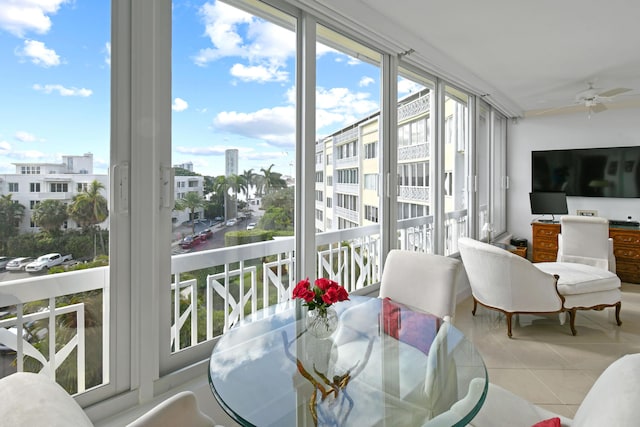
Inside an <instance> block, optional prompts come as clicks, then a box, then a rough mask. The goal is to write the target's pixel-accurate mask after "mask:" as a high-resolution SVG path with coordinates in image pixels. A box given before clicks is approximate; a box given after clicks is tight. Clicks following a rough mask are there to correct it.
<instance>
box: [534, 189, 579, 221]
mask: <svg viewBox="0 0 640 427" xmlns="http://www.w3.org/2000/svg"><path fill="white" fill-rule="evenodd" d="M529 201H530V202H531V213H532V214H533V215H564V214H567V213H569V210H568V209H567V195H566V193H563V192H553V191H551V192H548V191H534V192H532V193H529Z"/></svg>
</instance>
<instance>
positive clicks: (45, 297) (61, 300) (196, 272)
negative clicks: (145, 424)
mask: <svg viewBox="0 0 640 427" xmlns="http://www.w3.org/2000/svg"><path fill="white" fill-rule="evenodd" d="M444 232H445V236H446V242H445V247H446V250H447V251H448V253H452V252H453V251H454V250H455V248H456V247H457V245H456V242H455V241H456V240H457V237H460V236H462V235H465V234H466V210H463V211H457V212H453V213H450V214H447V215H446V223H445V230H444ZM380 233H381V231H380V225H379V224H372V225H368V226H364V227H356V228H351V229H346V230H337V231H330V232H324V233H319V234H317V235H316V246H317V258H316V259H317V263H316V277H329V278H331V279H333V280H336V281H337V282H339V283H340V284H342V285H344V286H345V287H346V289H347V290H348V291H349V292H353V291H355V290H357V289H362V288H365V287H367V286H370V285H373V284H376V283H378V282H379V281H380V275H381V259H380V254H381V247H380V237H381V234H380ZM398 239H399V244H398V246H399V247H400V248H402V249H408V250H414V251H423V252H433V218H432V217H421V218H413V219H408V220H401V221H398ZM294 250H295V248H294V238H293V237H284V238H277V239H276V240H271V241H266V242H258V243H250V244H245V245H240V246H234V247H227V248H220V249H212V250H208V251H200V252H194V253H188V254H180V255H175V256H173V257H172V258H171V271H172V283H171V285H170V287H169V289H168V290H169V292H171V296H172V307H171V316H172V321H171V324H172V326H171V340H172V344H173V345H172V348H173V351H180V350H183V349H186V348H188V347H190V346H195V345H196V344H197V343H199V342H203V341H206V340H211V339H214V338H215V337H216V336H218V335H220V334H222V333H224V331H226V330H227V329H228V328H229V327H231V326H232V325H233V324H235V323H237V322H238V321H239V320H241V319H243V318H244V317H245V316H246V315H248V314H250V313H255V312H256V311H257V310H259V309H261V308H264V307H267V306H269V305H272V304H275V303H277V302H280V301H283V300H287V299H290V298H291V293H292V290H293V287H294V286H295V283H296V281H297V280H296V278H295V277H294V276H293V273H292V272H293V271H294V270H295V254H294ZM109 293H110V292H109V268H108V267H98V268H92V269H87V270H80V271H74V272H67V273H59V274H54V275H44V276H34V277H32V278H26V279H18V280H11V281H6V282H2V283H0V312H4V313H3V314H2V317H0V319H1V320H0V344H2V345H4V346H5V347H7V348H9V349H11V350H12V351H14V352H15V353H14V356H13V357H15V368H14V370H18V371H24V370H29V371H34V370H35V371H39V372H42V373H45V374H47V375H49V376H50V377H52V378H56V376H61V378H62V375H61V374H59V372H60V369H61V368H62V367H64V378H62V379H63V380H65V384H66V388H67V390H68V391H69V392H71V393H80V392H83V391H84V390H87V389H88V388H91V387H95V386H97V385H100V384H103V383H107V382H108V381H109V378H110V372H109V370H108V366H109V364H108V363H107V362H108V360H109V336H110V334H109V330H108V327H109V309H108V301H107V299H108V295H109ZM18 337H22V339H18ZM0 374H2V375H6V374H7V373H6V372H5V373H2V372H0Z"/></svg>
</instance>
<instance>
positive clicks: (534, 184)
mask: <svg viewBox="0 0 640 427" xmlns="http://www.w3.org/2000/svg"><path fill="white" fill-rule="evenodd" d="M531 191H533V192H538V191H546V192H550V191H563V192H565V193H566V194H567V196H583V197H618V198H623V197H625V198H626V197H630V198H634V197H635V198H637V197H640V146H631V147H609V148H580V149H572V150H547V151H533V152H532V153H531Z"/></svg>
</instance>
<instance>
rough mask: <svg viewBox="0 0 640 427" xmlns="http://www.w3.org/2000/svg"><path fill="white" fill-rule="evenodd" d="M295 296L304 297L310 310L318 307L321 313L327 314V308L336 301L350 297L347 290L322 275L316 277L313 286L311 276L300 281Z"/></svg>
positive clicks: (294, 291) (294, 290)
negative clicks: (310, 280)
mask: <svg viewBox="0 0 640 427" xmlns="http://www.w3.org/2000/svg"><path fill="white" fill-rule="evenodd" d="M293 298H300V299H303V300H304V301H305V302H304V303H303V304H302V305H306V306H307V307H308V308H309V310H315V309H316V308H317V309H318V314H319V315H321V316H322V315H326V312H327V308H328V307H330V306H331V304H333V303H335V302H340V301H344V300H348V299H349V293H348V292H347V290H346V289H345V288H344V287H343V286H340V285H339V284H338V283H337V282H334V281H333V280H329V279H325V278H324V277H321V278H319V279H316V281H315V282H314V284H313V286H311V283H310V282H309V278H306V279H304V280H301V281H299V282H298V284H297V285H296V287H295V288H294V289H293Z"/></svg>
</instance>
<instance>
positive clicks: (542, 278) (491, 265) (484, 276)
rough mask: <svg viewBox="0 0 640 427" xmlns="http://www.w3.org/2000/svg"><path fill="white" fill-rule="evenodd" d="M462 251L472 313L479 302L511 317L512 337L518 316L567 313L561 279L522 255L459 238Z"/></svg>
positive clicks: (510, 334)
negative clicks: (513, 323)
mask: <svg viewBox="0 0 640 427" xmlns="http://www.w3.org/2000/svg"><path fill="white" fill-rule="evenodd" d="M458 248H459V249H460V255H461V256H462V262H463V264H464V268H465V269H466V271H467V276H468V278H469V284H470V285H471V293H472V295H473V311H472V314H473V315H475V314H476V309H477V305H478V303H480V304H481V305H483V306H485V307H487V308H490V309H493V310H498V311H501V312H502V313H504V314H505V316H506V318H507V334H508V335H509V337H511V336H512V333H511V317H512V316H513V314H515V313H544V314H551V313H560V312H562V311H564V306H563V302H564V298H563V297H562V296H561V295H560V293H559V292H558V288H557V280H558V276H554V275H552V274H548V273H545V272H543V271H541V270H540V269H538V268H536V267H534V265H533V264H531V263H530V262H529V261H527V260H526V259H524V258H522V257H521V256H518V255H515V254H513V253H511V252H509V251H506V250H504V249H501V248H498V247H496V246H493V245H489V244H487V243H483V242H480V241H477V240H473V239H470V238H468V237H462V238H460V239H458Z"/></svg>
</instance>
